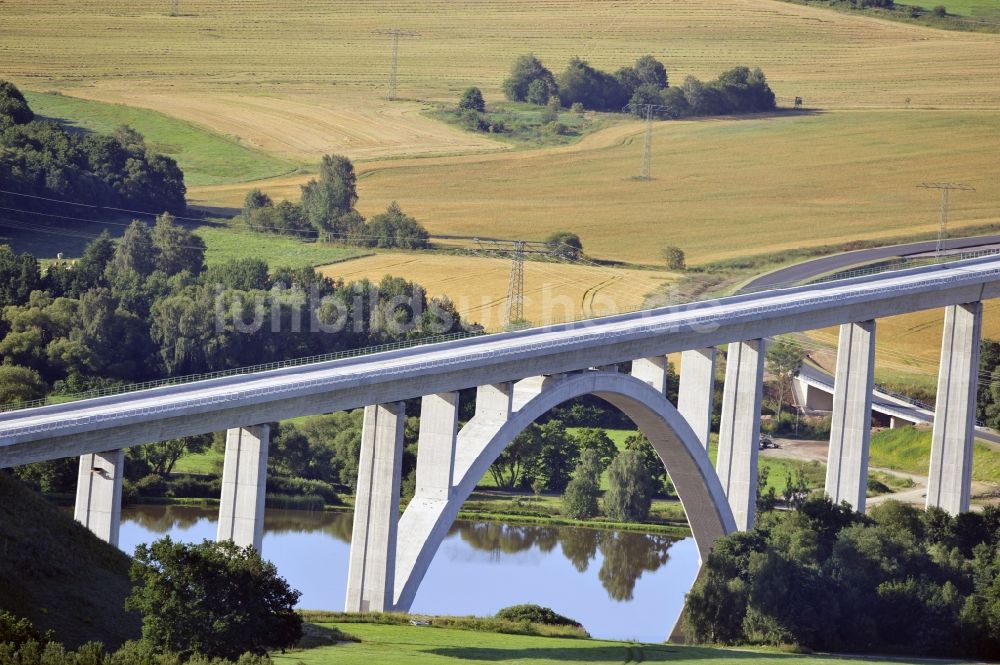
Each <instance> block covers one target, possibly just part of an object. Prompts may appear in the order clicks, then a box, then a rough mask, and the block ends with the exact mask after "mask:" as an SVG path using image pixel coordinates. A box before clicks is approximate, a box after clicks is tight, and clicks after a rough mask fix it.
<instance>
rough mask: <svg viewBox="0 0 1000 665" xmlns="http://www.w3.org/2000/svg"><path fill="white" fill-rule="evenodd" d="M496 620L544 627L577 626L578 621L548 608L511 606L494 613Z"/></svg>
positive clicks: (530, 605) (528, 605) (526, 605)
mask: <svg viewBox="0 0 1000 665" xmlns="http://www.w3.org/2000/svg"><path fill="white" fill-rule="evenodd" d="M496 618H497V619H503V620H505V621H515V622H520V621H527V622H528V623H540V624H544V625H546V626H579V625H580V622H579V621H574V620H573V619H570V618H569V617H564V616H563V615H561V614H557V613H555V612H553V611H552V610H551V609H549V608H548V607H542V606H540V605H532V604H525V605H511V606H510V607H505V608H503V609H502V610H500V611H499V612H497V613H496Z"/></svg>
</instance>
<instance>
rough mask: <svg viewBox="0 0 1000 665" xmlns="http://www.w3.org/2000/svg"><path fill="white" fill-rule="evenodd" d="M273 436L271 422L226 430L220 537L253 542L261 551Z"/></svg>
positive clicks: (238, 543)
mask: <svg viewBox="0 0 1000 665" xmlns="http://www.w3.org/2000/svg"><path fill="white" fill-rule="evenodd" d="M270 439H271V427H270V426H269V425H256V426H253V427H237V428H234V429H230V430H227V431H226V457H225V461H224V462H223V466H222V497H221V500H220V502H219V526H218V531H217V532H216V540H217V541H219V542H222V541H223V540H231V541H233V542H234V543H236V544H237V545H239V546H240V547H245V546H247V545H253V546H254V549H256V550H257V551H258V552H260V551H261V544H262V542H263V540H264V497H265V495H266V493H267V454H268V447H269V445H270Z"/></svg>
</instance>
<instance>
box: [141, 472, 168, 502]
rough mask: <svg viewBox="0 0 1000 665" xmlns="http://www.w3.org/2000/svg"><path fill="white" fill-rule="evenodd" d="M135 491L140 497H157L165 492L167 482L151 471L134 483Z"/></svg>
mask: <svg viewBox="0 0 1000 665" xmlns="http://www.w3.org/2000/svg"><path fill="white" fill-rule="evenodd" d="M135 493H136V494H137V495H138V496H142V497H158V496H164V495H166V493H167V482H166V481H165V480H164V479H163V478H162V477H161V476H159V475H157V474H155V473H151V474H149V475H148V476H143V477H142V478H140V479H139V480H138V481H137V482H136V483H135Z"/></svg>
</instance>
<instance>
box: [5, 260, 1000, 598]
mask: <svg viewBox="0 0 1000 665" xmlns="http://www.w3.org/2000/svg"><path fill="white" fill-rule="evenodd" d="M998 296H1000V259H997V258H988V259H976V260H968V261H959V262H955V263H950V264H941V265H936V266H928V267H922V268H914V269H909V270H903V271H896V272H890V273H883V274H879V275H874V276H867V277H860V278H855V279H849V280H841V281H835V282H829V283H824V284H822V285H813V286H802V287H795V288H789V289H782V290H777V291H769V292H764V293H756V294H749V295H740V296H734V297H729V298H722V299H718V300H711V301H704V302H698V303H693V304H689V305H683V306H676V307H667V308H661V309H655V310H647V311H642V312H636V313H631V314H623V315H618V316H611V317H605V318H600V319H594V320H589V321H582V322H576V323H570V324H565V325H556V326H550V327H545V328H535V329H530V330H523V331H518V332H509V333H502V334H496V335H487V336H482V337H474V338H466V339H462V340H457V341H449V342H442V343H437V344H429V345H426V346H419V347H415V348H410V349H406V350H400V351H391V352H385V353H378V354H372V355H368V356H360V357H355V358H350V359H344V360H337V361H330V362H322V363H314V364H308V365H300V366H296V367H288V368H284V369H278V370H273V371H268V372H259V373H251V374H242V375H236V376H228V377H224V378H218V379H212V380H205V381H198V382H191V383H186V384H179V385H172V386H165V387H160V388H154V389H149V390H142V391H136V392H130V393H125V394H120V395H115V396H110V397H102V398H96V399H88V400H82V401H77V402H71V403H66V404H60V405H52V406H44V407H38V408H32V409H24V410H21V411H14V412H9V413H5V414H2V415H0V468H5V467H10V466H15V465H20V464H27V463H30V462H38V461H42V460H48V459H55V458H61V457H70V456H80V467H79V469H80V470H79V485H78V489H77V500H76V518H77V519H78V520H79V521H81V522H82V523H83V524H84V525H86V526H87V527H88V528H89V529H91V530H92V531H93V532H94V533H95V534H97V535H98V536H100V537H101V538H103V539H104V540H106V541H108V542H111V543H117V537H118V527H119V516H120V502H121V501H120V500H121V483H122V471H123V452H122V450H123V448H126V447H129V446H134V445H137V444H144V443H150V442H155V441H161V440H165V439H170V438H175V437H181V436H189V435H194V434H202V433H207V432H215V431H222V430H227V431H228V434H227V438H226V454H225V465H224V472H223V483H222V501H221V506H220V511H219V526H218V538H219V539H232V540H234V541H235V542H236V543H238V544H241V545H254V546H256V547H257V548H258V549H259V548H260V545H261V538H262V529H263V512H264V490H265V484H266V468H267V451H268V440H269V428H268V426H267V425H265V424H260V423H270V422H275V421H279V420H283V419H287V418H292V417H296V416H302V415H308V414H319V413H330V412H334V411H340V410H346V409H354V408H360V407H364V409H365V417H364V425H363V434H362V445H361V457H360V464H359V473H358V489H357V496H356V507H355V513H354V531H353V536H352V540H351V555H350V567H349V573H348V575H349V579H348V591H347V601H346V607H347V610H349V611H365V610H371V611H387V610H399V611H405V610H407V609H408V608H409V607H410V604H411V603H412V602H413V599H414V596H415V595H416V591H417V587H418V586H419V584H420V581H421V579H422V578H423V576H424V573H425V572H426V571H427V568H428V566H429V564H430V561H431V559H432V558H433V556H434V554H435V552H436V550H437V548H438V545H439V544H440V543H441V541H442V539H443V538H444V536H445V535H446V532H447V530H448V527H449V526H450V525H451V523H452V521H453V520H454V519H455V516H456V514H457V513H458V510H459V508H460V507H461V505H462V503H463V502H464V501H465V499H466V498H467V497H468V496H469V495H470V493H471V492H472V491H473V489H474V487H475V485H476V482H477V481H478V480H479V479H480V478H481V477H482V475H483V474H484V472H485V471H486V470H487V469H488V467H489V465H490V463H491V462H493V460H494V459H496V457H497V456H498V455H499V454H500V452H501V451H502V450H503V449H504V447H505V446H507V445H508V443H509V442H510V441H511V440H512V439H513V438H514V437H515V436H516V435H517V434H518V433H519V432H520V431H521V430H523V429H524V428H525V427H526V426H527V425H529V424H530V423H531V422H532V421H533V420H535V419H536V418H537V417H539V416H541V415H542V414H544V413H545V412H546V411H548V410H549V409H551V408H552V407H554V406H556V405H558V404H560V403H562V402H564V401H566V400H568V399H572V398H574V397H577V396H580V395H588V394H592V395H597V396H598V397H601V398H603V399H604V400H606V401H608V402H610V403H611V404H613V405H614V406H616V407H618V408H619V409H621V410H622V411H623V412H624V413H625V414H626V415H628V416H629V417H630V418H631V419H632V420H633V421H635V424H636V426H637V427H638V428H639V429H640V430H641V431H642V432H643V433H644V434H645V435H646V436H647V437H648V438H649V440H650V442H651V443H652V444H653V446H654V447H655V449H656V451H657V452H658V453H659V455H660V457H661V459H662V460H663V463H664V464H665V465H666V468H667V469H668V470H669V472H670V476H671V478H672V480H673V482H674V485H675V487H676V489H677V492H678V494H679V496H680V499H681V502H682V504H683V507H684V510H685V513H686V515H687V519H688V522H689V523H690V525H691V530H692V532H693V534H694V538H695V540H696V542H697V546H698V549H699V552H700V553H701V555H702V557H704V556H705V555H707V554H708V552H709V551H710V550H711V548H712V546H713V543H714V541H715V540H716V539H717V538H718V537H720V536H722V535H725V534H728V533H730V532H733V531H735V530H738V529H747V528H749V527H750V526H751V525H752V524H753V520H754V504H755V495H756V483H757V449H758V446H757V438H758V434H759V429H760V411H761V391H762V383H763V374H764V344H765V340H766V339H767V338H768V337H771V336H774V335H779V334H783V333H789V332H797V331H805V330H811V329H817V328H821V327H827V326H834V325H839V326H840V344H839V349H838V358H837V367H836V377H835V390H834V397H833V403H832V417H833V423H832V432H831V441H830V452H829V460H828V462H829V464H828V473H827V480H826V492H827V494H828V495H829V496H830V497H832V498H833V499H834V500H835V501H841V500H845V501H848V502H849V503H850V504H851V505H852V506H854V507H855V508H856V509H858V510H864V504H865V490H866V485H867V470H868V463H867V462H868V443H869V431H870V423H871V410H872V386H873V380H872V377H873V365H874V339H875V325H876V320H877V319H878V318H880V317H886V316H892V315H896V314H904V313H908V312H915V311H920V310H927V309H933V308H943V309H944V312H945V317H944V338H943V344H942V350H941V364H940V373H939V379H938V393H937V414H936V418H935V420H934V430H933V443H932V452H931V462H930V470H929V486H928V492H927V505H928V506H938V507H941V508H943V509H945V510H947V511H948V512H950V513H958V512H960V511H965V510H968V508H969V489H970V478H971V468H972V440H973V425H974V422H975V398H976V379H977V371H978V355H979V338H980V327H981V317H982V301H983V300H986V299H990V298H996V297H998ZM723 344H728V345H729V346H728V349H729V350H728V359H727V362H726V375H725V385H724V390H723V400H722V419H721V425H720V431H719V450H718V459H717V464H716V467H715V468H714V469H713V467H712V465H711V463H710V461H709V456H708V452H707V449H706V442H707V441H708V434H709V426H710V417H711V410H712V394H713V381H714V376H715V361H716V352H715V349H716V347H718V346H719V345H723ZM669 353H681V368H680V370H681V377H680V379H681V383H680V395H679V398H678V404H677V405H676V406H675V405H673V404H671V403H670V402H669V401H667V399H666V397H665V395H664V391H665V385H666V355H667V354H669ZM623 363H630V371H629V372H628V373H624V372H619V371H618V370H619V367H618V366H619V365H620V364H623ZM466 388H476V398H475V416H474V417H473V418H472V419H471V420H469V421H468V422H467V423H466V424H465V425H464V426H462V427H461V428H460V427H459V422H458V399H459V397H458V396H459V393H458V391H459V390H460V389H466ZM416 397H420V398H422V403H421V419H420V432H419V441H418V458H417V488H416V494H415V496H414V498H413V499H412V500H411V501H410V503H409V504H408V505H407V507H406V510H405V512H404V513H403V515H402V516H399V484H400V465H401V457H402V449H403V419H404V416H405V414H404V402H403V400H407V399H411V398H416Z"/></svg>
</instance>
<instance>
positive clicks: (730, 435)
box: [715, 339, 764, 531]
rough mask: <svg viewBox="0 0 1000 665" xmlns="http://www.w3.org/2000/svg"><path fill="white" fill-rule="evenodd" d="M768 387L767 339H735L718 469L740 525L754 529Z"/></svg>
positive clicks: (728, 366) (728, 365)
mask: <svg viewBox="0 0 1000 665" xmlns="http://www.w3.org/2000/svg"><path fill="white" fill-rule="evenodd" d="M763 387H764V340H762V339H755V340H751V341H748V342H734V343H732V344H730V345H729V354H728V357H727V359H726V385H725V387H724V389H723V395H722V419H721V421H720V423H719V456H718V459H717V460H716V465H715V466H716V471H717V472H718V474H719V480H720V481H722V489H723V490H724V491H725V493H726V498H727V499H728V500H729V506H730V508H732V510H733V517H734V518H735V520H736V528H737V529H740V530H741V531H745V530H748V529H751V528H753V522H754V514H755V511H756V507H757V450H758V439H759V438H760V405H761V397H762V394H763Z"/></svg>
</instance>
